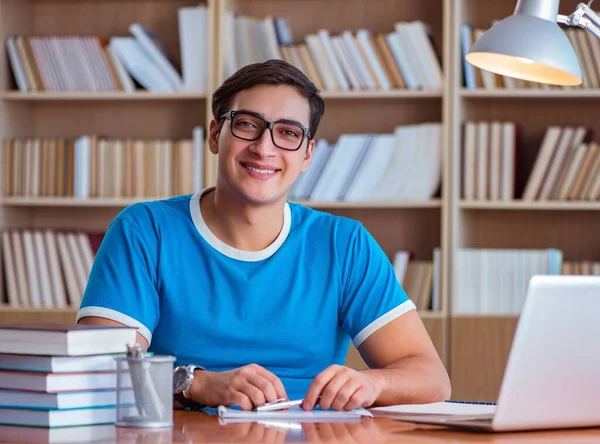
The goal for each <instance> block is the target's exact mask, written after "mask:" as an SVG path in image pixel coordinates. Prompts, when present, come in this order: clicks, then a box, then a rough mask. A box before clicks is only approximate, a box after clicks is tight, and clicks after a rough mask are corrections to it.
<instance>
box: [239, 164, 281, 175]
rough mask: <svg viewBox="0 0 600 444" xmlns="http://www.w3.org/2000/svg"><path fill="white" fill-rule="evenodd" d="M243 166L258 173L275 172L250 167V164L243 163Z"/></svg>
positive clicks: (273, 172) (273, 171)
mask: <svg viewBox="0 0 600 444" xmlns="http://www.w3.org/2000/svg"><path fill="white" fill-rule="evenodd" d="M244 168H248V169H249V170H250V171H256V172H257V173H260V174H275V170H262V169H260V168H254V167H251V166H250V165H244Z"/></svg>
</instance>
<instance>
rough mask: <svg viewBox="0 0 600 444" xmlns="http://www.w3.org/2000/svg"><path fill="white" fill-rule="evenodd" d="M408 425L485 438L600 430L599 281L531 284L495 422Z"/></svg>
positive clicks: (447, 420) (425, 419)
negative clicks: (504, 433)
mask: <svg viewBox="0 0 600 444" xmlns="http://www.w3.org/2000/svg"><path fill="white" fill-rule="evenodd" d="M404 420H406V419H404ZM409 421H411V422H420V423H427V424H438V425H447V426H453V427H461V428H469V429H476V430H485V431H517V430H536V429H555V428H574V427H592V426H600V276H566V275H565V276H534V277H533V278H531V280H530V281H529V285H528V288H527V297H526V300H525V305H524V307H523V310H522V312H521V315H520V317H519V320H518V324H517V329H516V331H515V336H514V339H513V343H512V346H511V350H510V355H509V357H508V362H507V364H506V368H505V371H504V377H503V379H502V384H501V386H500V393H499V395H498V400H497V402H496V409H495V412H494V414H493V415H491V416H490V415H488V416H472V417H465V416H460V417H458V416H451V415H447V416H444V415H435V416H431V417H429V416H427V415H423V416H420V417H414V418H413V417H411V418H410V419H409Z"/></svg>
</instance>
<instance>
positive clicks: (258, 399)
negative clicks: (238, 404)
mask: <svg viewBox="0 0 600 444" xmlns="http://www.w3.org/2000/svg"><path fill="white" fill-rule="evenodd" d="M239 390H240V391H241V392H242V393H243V394H244V395H246V396H247V397H248V398H249V399H250V401H251V402H252V407H251V408H250V409H252V408H254V407H256V406H258V405H263V404H265V402H266V401H265V395H264V394H263V392H262V390H261V389H259V388H258V387H256V386H255V385H254V384H251V383H250V382H249V381H247V382H246V383H245V384H244V385H243V386H242V387H241V388H240V389H239Z"/></svg>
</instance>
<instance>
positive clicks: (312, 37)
mask: <svg viewBox="0 0 600 444" xmlns="http://www.w3.org/2000/svg"><path fill="white" fill-rule="evenodd" d="M304 40H305V41H306V46H307V47H308V51H309V53H310V55H311V57H312V59H313V60H314V63H315V67H316V68H317V71H318V72H319V75H320V77H321V78H322V79H323V83H324V84H325V89H326V90H329V91H335V90H338V89H339V88H340V85H339V84H338V82H337V80H336V78H335V73H334V71H333V68H332V67H331V63H330V61H329V59H328V57H327V54H326V53H325V49H324V48H323V45H322V44H321V40H320V39H319V37H318V36H317V35H316V34H308V35H307V36H305V37H304Z"/></svg>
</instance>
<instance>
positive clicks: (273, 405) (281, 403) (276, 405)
mask: <svg viewBox="0 0 600 444" xmlns="http://www.w3.org/2000/svg"><path fill="white" fill-rule="evenodd" d="M302 401H304V400H303V399H295V400H293V401H285V400H283V399H278V400H276V401H273V402H269V403H267V404H265V405H259V406H258V407H255V408H254V411H256V412H271V411H273V410H284V409H287V408H289V407H292V406H295V405H300V404H302Z"/></svg>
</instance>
